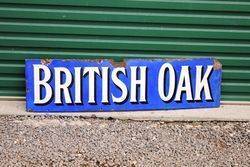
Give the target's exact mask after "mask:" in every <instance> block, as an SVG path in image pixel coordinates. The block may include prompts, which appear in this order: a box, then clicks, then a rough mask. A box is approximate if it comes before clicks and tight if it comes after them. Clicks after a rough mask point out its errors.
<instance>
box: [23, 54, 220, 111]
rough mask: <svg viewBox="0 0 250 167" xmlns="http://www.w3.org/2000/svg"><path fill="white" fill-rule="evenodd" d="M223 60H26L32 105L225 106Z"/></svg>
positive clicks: (39, 108)
mask: <svg viewBox="0 0 250 167" xmlns="http://www.w3.org/2000/svg"><path fill="white" fill-rule="evenodd" d="M221 73H222V69H221V64H220V63H219V62H218V61H217V60H214V59H211V58H198V59H155V60H147V59H144V60H142V59H129V60H125V61H124V62H122V63H115V62H113V61H111V60H59V59H53V60H46V59H43V60H37V59H36V60H26V101H27V103H26V104H27V106H26V107H27V111H36V112H88V111H132V110H139V111H142V110H168V109H187V108H209V107H219V105H220V96H221Z"/></svg>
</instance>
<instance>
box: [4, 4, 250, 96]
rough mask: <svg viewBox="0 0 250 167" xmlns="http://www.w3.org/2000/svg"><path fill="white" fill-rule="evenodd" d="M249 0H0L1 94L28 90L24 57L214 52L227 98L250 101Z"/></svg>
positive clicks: (172, 55) (180, 55)
mask: <svg viewBox="0 0 250 167" xmlns="http://www.w3.org/2000/svg"><path fill="white" fill-rule="evenodd" d="M249 54H250V2H248V1H244V0H237V1H233V0H231V1H230V0H213V1H207V0H175V1H170V0H161V1H159V0H107V1H105V0H103V1H100V0H77V1H76V0H75V1H72V0H67V1H66V0H0V95H2V96H24V95H25V88H24V87H25V77H24V60H25V59H26V58H112V59H115V60H117V61H120V60H122V59H124V58H190V57H215V58H217V59H218V60H220V62H222V64H223V83H222V100H239V101H250V56H249Z"/></svg>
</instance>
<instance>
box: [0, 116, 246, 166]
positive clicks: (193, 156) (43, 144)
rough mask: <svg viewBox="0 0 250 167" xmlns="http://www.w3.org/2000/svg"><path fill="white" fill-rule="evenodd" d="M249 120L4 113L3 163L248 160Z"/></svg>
mask: <svg viewBox="0 0 250 167" xmlns="http://www.w3.org/2000/svg"><path fill="white" fill-rule="evenodd" d="M249 139H250V122H172V123H168V122H159V121H132V120H112V119H111V120H104V119H96V118H89V119H84V118H79V117H55V116H53V117H45V116H32V117H27V116H26V117H25V116H23V117H21V116H19V117H14V116H1V117H0V160H1V163H0V166H250V140H249Z"/></svg>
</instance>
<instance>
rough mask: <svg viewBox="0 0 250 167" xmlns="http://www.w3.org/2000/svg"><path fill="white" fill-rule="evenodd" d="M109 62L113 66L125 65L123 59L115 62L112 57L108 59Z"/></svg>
mask: <svg viewBox="0 0 250 167" xmlns="http://www.w3.org/2000/svg"><path fill="white" fill-rule="evenodd" d="M109 62H110V63H111V64H112V66H113V67H126V65H127V63H126V61H125V60H123V61H122V62H116V61H114V60H113V59H111V60H109Z"/></svg>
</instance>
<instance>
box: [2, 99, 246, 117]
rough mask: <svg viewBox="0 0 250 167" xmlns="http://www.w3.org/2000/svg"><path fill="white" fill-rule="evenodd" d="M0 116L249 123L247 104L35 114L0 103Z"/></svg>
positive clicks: (13, 103)
mask: <svg viewBox="0 0 250 167" xmlns="http://www.w3.org/2000/svg"><path fill="white" fill-rule="evenodd" d="M0 115H47V116H49V115H61V116H83V117H98V118H115V119H132V120H161V121H250V104H249V103H235V104H234V103H223V104H222V105H221V107H220V108H205V109H185V110H184V109H183V110H157V111H133V112H120V111H119V112H78V113H77V112H71V113H59V112H58V113H35V112H27V111H25V101H22V100H19V101H15V100H12V101H10V100H8V101H7V100H2V101H0Z"/></svg>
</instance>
